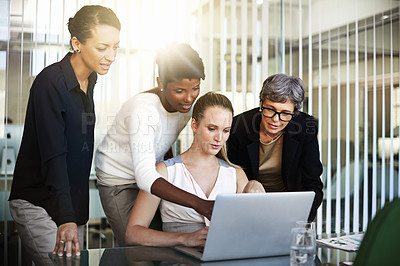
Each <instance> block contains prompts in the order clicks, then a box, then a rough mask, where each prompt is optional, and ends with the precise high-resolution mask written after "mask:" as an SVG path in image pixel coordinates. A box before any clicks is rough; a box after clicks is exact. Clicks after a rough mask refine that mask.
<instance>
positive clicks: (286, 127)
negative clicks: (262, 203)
mask: <svg viewBox="0 0 400 266" xmlns="http://www.w3.org/2000/svg"><path fill="white" fill-rule="evenodd" d="M304 93H305V89H304V84H303V82H302V80H301V79H300V78H298V77H294V76H288V75H286V74H276V75H272V76H270V77H268V78H267V79H266V80H265V81H264V83H263V87H262V89H261V92H260V107H259V108H254V109H252V110H249V111H246V112H244V113H242V114H239V115H237V116H235V117H234V119H233V123H232V128H231V135H230V137H229V139H228V142H227V144H228V157H229V160H230V161H231V162H232V163H234V164H237V165H240V166H241V167H243V170H244V171H245V173H246V175H247V177H248V179H249V180H258V181H260V182H261V183H262V184H263V186H264V188H265V191H267V192H278V191H314V192H315V198H314V202H313V206H312V209H311V211H310V214H309V217H308V220H310V221H311V220H314V218H315V215H316V213H317V209H318V207H319V205H320V204H321V202H322V197H323V192H322V187H323V185H322V181H321V179H320V176H321V174H322V164H321V161H320V155H319V147H318V139H317V133H318V127H317V122H316V120H315V119H314V118H313V117H312V116H310V115H307V114H305V113H303V112H300V111H299V110H300V108H301V106H302V102H303V100H304Z"/></svg>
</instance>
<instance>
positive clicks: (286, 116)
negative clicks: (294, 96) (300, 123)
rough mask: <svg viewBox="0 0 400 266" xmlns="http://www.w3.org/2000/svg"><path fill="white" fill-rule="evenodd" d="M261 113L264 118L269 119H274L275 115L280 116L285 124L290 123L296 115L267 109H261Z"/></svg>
mask: <svg viewBox="0 0 400 266" xmlns="http://www.w3.org/2000/svg"><path fill="white" fill-rule="evenodd" d="M261 112H262V114H263V116H265V117H268V118H273V117H274V116H275V115H278V117H279V119H280V120H281V121H283V122H289V121H290V120H291V119H292V118H293V116H294V114H291V113H286V112H277V111H275V110H274V109H271V108H267V107H263V106H262V107H261Z"/></svg>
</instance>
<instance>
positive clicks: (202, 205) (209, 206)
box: [193, 198, 215, 221]
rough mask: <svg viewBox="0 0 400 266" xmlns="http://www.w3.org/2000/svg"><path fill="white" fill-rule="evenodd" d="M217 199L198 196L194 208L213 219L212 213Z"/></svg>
mask: <svg viewBox="0 0 400 266" xmlns="http://www.w3.org/2000/svg"><path fill="white" fill-rule="evenodd" d="M214 203H215V201H213V200H204V199H202V198H197V203H196V205H195V206H193V209H194V210H195V211H197V212H198V213H200V214H201V215H204V216H205V217H206V218H207V219H208V220H210V221H211V214H212V211H213V208H214Z"/></svg>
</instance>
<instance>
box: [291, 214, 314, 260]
mask: <svg viewBox="0 0 400 266" xmlns="http://www.w3.org/2000/svg"><path fill="white" fill-rule="evenodd" d="M295 227H300V228H310V229H311V231H313V232H314V236H315V240H314V250H315V251H314V259H315V256H316V254H317V243H316V239H317V230H316V229H315V222H309V221H297V222H296V226H295Z"/></svg>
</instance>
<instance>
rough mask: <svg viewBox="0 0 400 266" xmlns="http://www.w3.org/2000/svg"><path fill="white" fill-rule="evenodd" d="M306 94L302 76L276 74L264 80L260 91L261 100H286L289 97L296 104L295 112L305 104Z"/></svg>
mask: <svg viewBox="0 0 400 266" xmlns="http://www.w3.org/2000/svg"><path fill="white" fill-rule="evenodd" d="M304 94H305V89H304V84H303V81H302V80H301V79H300V78H298V77H296V76H288V75H286V74H276V75H272V76H269V77H268V78H267V79H266V80H265V81H264V83H263V87H262V89H261V91H260V102H263V101H264V100H266V99H268V100H270V101H273V102H286V101H287V100H288V99H289V100H290V101H291V102H292V103H293V104H294V112H295V113H297V112H299V111H300V109H301V107H302V105H303V100H304Z"/></svg>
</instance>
